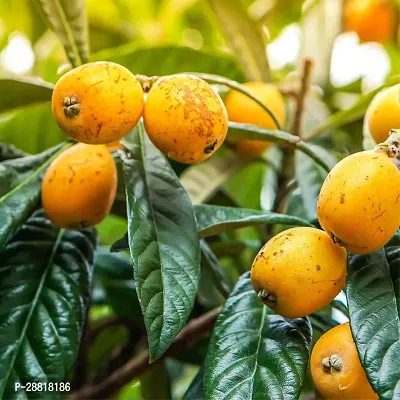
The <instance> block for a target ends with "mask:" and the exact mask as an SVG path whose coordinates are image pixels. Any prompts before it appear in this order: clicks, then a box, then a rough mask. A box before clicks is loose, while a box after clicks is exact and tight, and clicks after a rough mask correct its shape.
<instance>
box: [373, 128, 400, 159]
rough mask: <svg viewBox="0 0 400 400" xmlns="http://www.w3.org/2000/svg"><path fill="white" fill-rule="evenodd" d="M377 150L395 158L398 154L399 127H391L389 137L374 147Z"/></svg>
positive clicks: (399, 141)
mask: <svg viewBox="0 0 400 400" xmlns="http://www.w3.org/2000/svg"><path fill="white" fill-rule="evenodd" d="M375 151H377V152H385V153H386V154H387V156H388V157H390V158H396V157H398V156H399V155H400V129H391V130H390V134H389V137H388V138H387V139H386V140H385V141H384V142H383V143H379V144H378V145H377V146H376V147H375Z"/></svg>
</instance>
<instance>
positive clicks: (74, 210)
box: [42, 143, 117, 229]
mask: <svg viewBox="0 0 400 400" xmlns="http://www.w3.org/2000/svg"><path fill="white" fill-rule="evenodd" d="M116 190H117V169H116V166H115V163H114V160H113V158H112V156H111V154H110V151H109V149H108V147H107V146H105V145H87V144H82V143H79V144H76V145H74V146H72V147H71V148H69V149H68V150H66V151H64V152H63V153H61V154H60V155H59V156H58V157H57V158H56V159H55V160H54V161H53V162H52V163H51V164H50V166H49V168H48V169H47V171H46V174H45V176H44V178H43V183H42V204H43V207H44V210H45V211H46V214H47V216H48V217H49V219H50V220H51V221H52V222H53V223H54V224H55V225H57V226H58V227H60V228H66V229H82V228H87V227H89V226H92V225H96V224H98V223H99V222H100V221H102V220H103V219H104V218H105V217H106V216H107V214H108V213H109V212H110V209H111V206H112V204H113V202H114V199H115V194H116Z"/></svg>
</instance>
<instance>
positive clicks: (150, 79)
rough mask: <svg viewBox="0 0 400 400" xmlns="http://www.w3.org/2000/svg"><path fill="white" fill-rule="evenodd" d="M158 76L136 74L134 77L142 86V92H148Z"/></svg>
mask: <svg viewBox="0 0 400 400" xmlns="http://www.w3.org/2000/svg"><path fill="white" fill-rule="evenodd" d="M158 78H159V76H146V75H140V74H138V75H136V79H137V80H138V82H139V83H140V85H141V86H142V89H143V92H144V93H149V91H150V89H151V87H152V86H153V85H154V82H155V81H156V80H157V79H158Z"/></svg>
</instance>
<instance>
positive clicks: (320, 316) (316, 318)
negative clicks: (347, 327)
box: [308, 312, 339, 333]
mask: <svg viewBox="0 0 400 400" xmlns="http://www.w3.org/2000/svg"><path fill="white" fill-rule="evenodd" d="M308 318H309V320H310V322H311V325H312V327H313V328H314V329H316V330H318V331H320V332H321V333H325V332H327V331H329V329H332V328H334V327H335V326H336V325H339V322H337V321H335V320H334V319H333V318H332V317H331V316H329V315H327V314H326V313H323V312H316V313H313V314H311V315H309V317H308Z"/></svg>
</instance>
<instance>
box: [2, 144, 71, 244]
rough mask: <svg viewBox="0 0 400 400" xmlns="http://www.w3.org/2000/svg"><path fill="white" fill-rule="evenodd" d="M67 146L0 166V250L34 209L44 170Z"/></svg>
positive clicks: (60, 146) (57, 147)
mask: <svg viewBox="0 0 400 400" xmlns="http://www.w3.org/2000/svg"><path fill="white" fill-rule="evenodd" d="M70 145H71V144H69V143H68V144H64V145H59V146H56V147H54V148H52V149H49V150H47V151H45V152H43V153H41V154H38V155H36V156H28V157H23V158H17V159H14V160H9V161H4V162H3V163H1V164H0V195H1V197H0V250H1V249H2V248H3V247H4V246H5V244H6V243H7V241H8V240H10V239H11V237H12V236H13V234H14V233H15V232H16V231H17V229H18V227H19V226H20V225H21V224H22V223H23V222H24V221H25V220H26V219H27V218H28V217H29V215H30V214H31V213H32V212H33V211H34V210H35V208H36V207H37V205H38V203H39V198H40V188H41V180H42V175H43V173H44V171H45V169H46V168H47V167H48V165H49V164H50V163H51V161H52V160H53V159H54V158H55V157H57V155H58V154H60V153H61V152H62V151H63V150H65V149H66V148H67V147H69V146H70Z"/></svg>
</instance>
